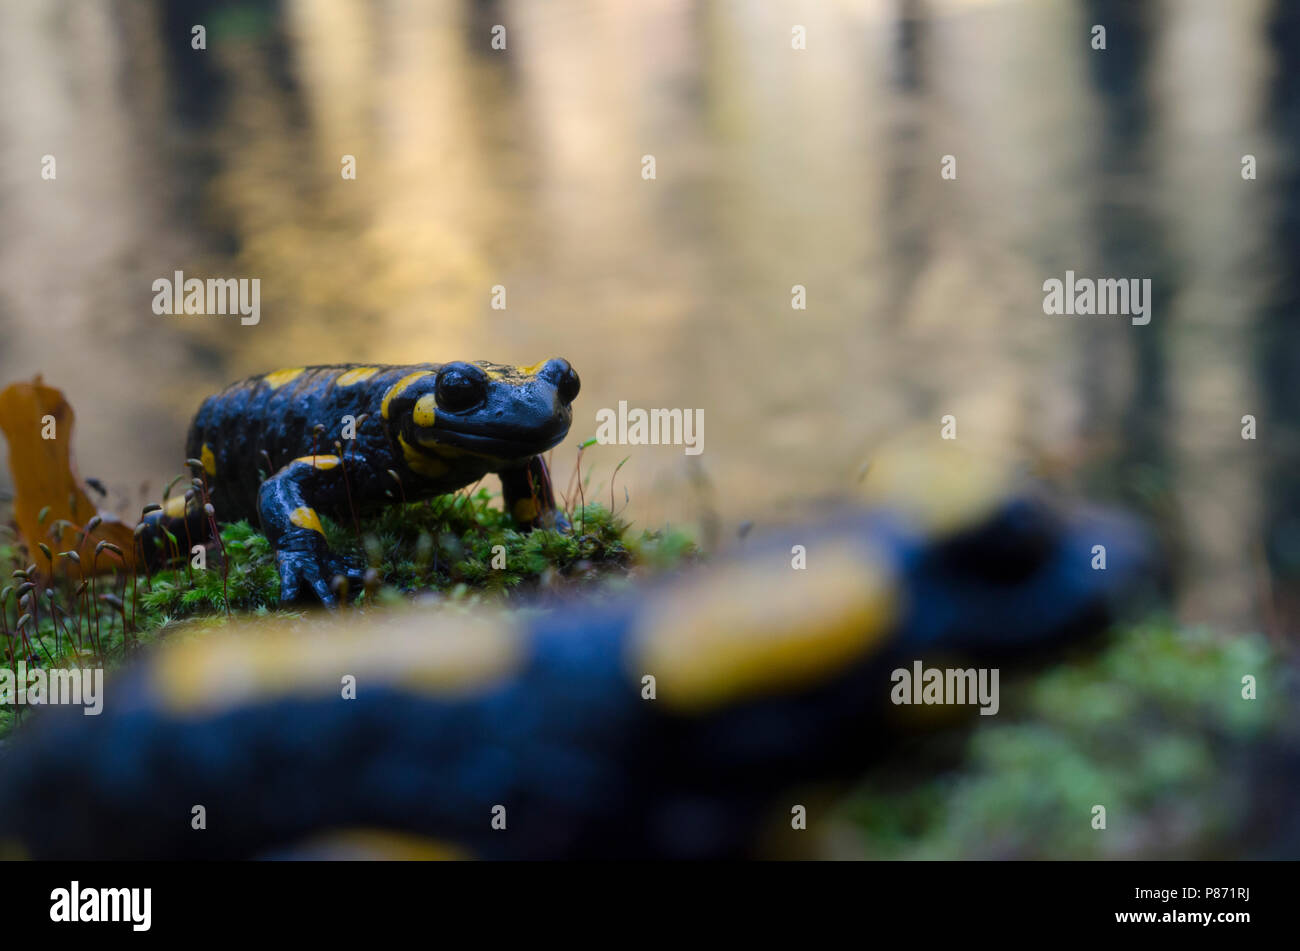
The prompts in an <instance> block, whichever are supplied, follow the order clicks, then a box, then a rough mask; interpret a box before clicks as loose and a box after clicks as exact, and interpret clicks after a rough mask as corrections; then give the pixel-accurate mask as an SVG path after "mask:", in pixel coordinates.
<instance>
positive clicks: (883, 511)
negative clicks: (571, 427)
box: [0, 451, 1151, 859]
mask: <svg viewBox="0 0 1300 951" xmlns="http://www.w3.org/2000/svg"><path fill="white" fill-rule="evenodd" d="M943 460H944V461H943V464H942V470H941V471H942V477H941V478H937V479H936V478H934V477H927V475H926V472H927V471H929V470H927V469H925V468H924V467H917V466H913V465H912V464H911V463H908V462H904V463H902V464H898V465H894V464H890V463H888V462H886V461H884V460H882V461H880V462H879V464H874V465H873V467H872V470H871V472H870V473H869V474H868V479H869V482H870V485H869V486H868V487H867V490H868V499H869V504H868V505H866V506H865V507H862V506H857V507H845V508H843V509H842V510H836V511H834V512H832V513H830V515H829V516H828V517H827V518H824V519H821V520H818V521H814V522H810V523H807V524H802V525H796V526H793V527H790V528H787V529H784V530H781V531H779V532H777V533H775V534H771V535H769V536H767V537H766V538H760V537H759V536H758V535H755V536H753V537H751V538H749V539H748V540H747V541H746V542H745V543H744V546H743V548H742V549H741V550H740V551H739V552H737V553H734V554H732V555H731V556H729V557H721V558H719V559H717V560H715V561H714V562H712V563H710V564H709V565H707V566H704V567H702V568H698V569H696V570H695V571H693V572H692V573H690V574H689V575H686V576H679V577H674V578H668V579H664V580H662V581H661V582H659V583H658V584H656V585H652V586H649V587H647V588H645V589H643V590H639V591H632V592H628V593H626V594H624V595H620V596H619V597H617V598H611V597H609V596H608V594H606V595H605V596H601V597H597V598H595V599H592V600H590V601H582V600H574V601H571V602H566V603H563V604H561V605H559V606H553V609H552V610H550V611H527V612H517V613H515V614H512V615H490V616H479V617H470V616H466V615H460V614H450V613H438V614H429V613H428V612H427V611H418V610H412V611H408V612H407V613H395V614H388V615H379V614H375V613H371V614H370V615H368V616H366V617H361V618H357V619H352V620H349V621H348V622H347V623H343V622H341V621H338V622H335V621H332V620H329V619H327V620H325V621H321V620H320V619H316V620H314V621H307V620H300V621H294V622H290V623H288V624H282V625H280V626H277V625H274V624H272V625H268V624H265V623H260V624H259V623H256V622H249V623H247V624H246V625H245V626H244V627H243V629H242V630H238V631H234V632H229V633H225V634H213V635H210V636H206V637H203V638H189V639H186V640H184V641H180V642H178V643H175V644H172V645H170V646H164V647H163V648H162V649H161V650H160V651H158V652H156V653H155V654H153V655H152V657H150V658H149V659H148V660H147V661H145V662H144V663H143V664H142V665H140V666H137V668H136V669H135V670H134V671H133V672H132V673H129V674H125V675H123V679H121V680H117V681H114V682H110V683H109V684H108V685H107V690H106V692H105V696H106V697H107V702H106V703H105V705H104V709H103V713H102V715H100V716H91V717H88V716H84V715H83V714H82V712H81V710H80V708H76V707H71V708H54V707H51V708H50V709H49V710H48V711H44V710H43V711H42V713H41V715H40V717H39V718H37V719H35V720H34V721H33V722H32V723H31V724H30V725H29V726H27V727H25V728H24V729H23V730H22V731H20V733H19V734H18V736H17V737H16V738H15V741H14V742H13V743H12V744H11V746H10V748H8V749H6V750H5V751H4V753H3V755H2V756H0V855H3V854H5V853H6V850H7V853H8V854H10V855H17V856H27V857H31V858H38V859H101V858H124V857H130V858H137V859H140V858H150V859H160V858H167V859H177V858H187V857H188V858H197V857H207V858H234V857H254V856H277V857H288V856H296V857H341V856H357V855H366V854H369V855H378V856H386V857H420V856H423V857H438V856H440V857H451V856H471V857H483V858H565V857H568V858H574V857H588V858H592V857H595V858H600V857H620V858H627V857H640V858H650V857H659V858H704V857H710V858H720V857H743V856H747V855H753V854H755V853H754V849H755V845H756V843H758V842H759V841H760V840H761V841H762V842H763V843H764V846H765V848H768V849H775V850H777V851H778V852H785V853H787V854H791V853H793V854H799V853H800V850H801V849H803V848H806V846H805V845H803V842H804V841H805V837H806V836H807V833H805V832H800V831H794V830H793V829H792V823H791V809H792V803H797V802H800V801H801V800H799V799H793V798H792V797H790V796H789V795H786V796H785V797H782V795H781V794H782V793H783V792H787V793H788V791H789V790H790V789H792V788H804V784H806V783H808V782H811V781H816V780H818V779H821V778H835V777H844V776H852V775H854V773H855V772H858V771H861V770H862V769H863V768H865V767H866V766H867V765H868V763H869V762H870V761H871V760H872V759H874V758H875V757H877V756H879V755H880V754H881V753H883V752H885V751H886V750H887V749H888V747H889V741H890V740H891V738H896V737H898V736H900V735H903V734H904V732H905V731H907V730H908V729H909V728H911V729H915V728H917V727H920V728H922V729H924V728H925V727H926V726H927V725H931V724H933V723H934V722H935V720H936V717H944V716H946V717H952V716H957V715H964V716H965V717H967V718H969V719H970V720H979V716H978V714H977V713H976V710H977V709H979V710H983V709H991V708H990V707H989V706H988V705H987V704H986V703H985V701H987V700H988V699H989V698H987V697H983V696H982V694H981V697H980V698H979V699H977V697H976V689H975V687H974V686H971V687H970V692H969V694H967V695H966V696H965V697H964V699H963V697H962V696H961V695H957V696H947V695H945V696H943V697H940V698H938V699H934V698H930V699H924V698H922V699H923V700H924V702H926V703H931V702H934V703H939V704H940V705H939V706H923V707H918V706H916V705H915V704H917V703H920V702H922V700H919V699H917V697H918V696H919V695H920V688H921V683H920V682H919V680H920V678H917V680H918V682H915V683H912V684H911V688H912V689H910V690H904V691H902V694H903V695H902V696H901V698H900V689H899V680H898V677H899V673H900V671H901V672H904V673H906V674H910V673H911V672H912V671H914V670H915V669H916V668H917V665H920V666H921V667H922V668H923V669H925V670H929V671H934V670H940V671H942V670H946V671H948V672H949V673H952V672H957V673H962V672H963V671H966V670H970V671H971V674H972V675H974V674H975V672H976V670H981V671H984V672H985V673H986V674H989V675H990V678H991V676H992V675H991V671H992V670H1001V671H1002V672H1003V673H1004V674H1005V675H1007V676H1006V677H1004V678H1003V680H1002V683H1003V685H1004V686H1005V685H1006V684H1007V683H1008V680H1009V677H1010V675H1011V673H1012V669H1013V668H1014V667H1016V666H1021V667H1023V666H1024V663H1025V662H1026V661H1027V660H1029V659H1032V658H1034V657H1037V656H1040V655H1042V654H1043V653H1044V652H1052V651H1060V650H1061V649H1062V648H1063V647H1066V646H1069V645H1072V644H1074V643H1076V642H1077V640H1078V639H1079V638H1081V637H1083V636H1086V635H1089V634H1093V633H1096V632H1098V631H1100V630H1103V629H1104V627H1105V625H1106V623H1107V621H1108V619H1109V618H1110V617H1111V616H1112V615H1113V612H1114V610H1115V609H1116V605H1117V603H1118V596H1119V595H1121V594H1124V593H1131V592H1133V591H1134V589H1135V588H1141V587H1142V583H1143V582H1144V580H1145V579H1147V578H1148V577H1149V568H1150V566H1151V561H1150V554H1151V546H1150V541H1149V538H1148V536H1147V534H1146V533H1145V532H1144V531H1143V530H1142V529H1141V528H1140V527H1139V526H1137V525H1135V524H1134V523H1133V522H1131V521H1130V520H1129V519H1127V518H1124V517H1122V516H1118V515H1115V514H1112V513H1107V512H1099V511H1095V510H1092V509H1088V508H1082V507H1071V506H1062V505H1059V504H1056V503H1054V502H1049V501H1048V500H1046V499H1044V498H1043V497H1042V496H1041V495H1039V494H1037V493H1035V492H1031V491H1027V490H1026V489H1025V488H1024V487H1023V486H1017V485H1016V484H1015V483H1011V482H1007V481H1005V480H1004V479H1003V478H1002V477H1001V476H997V475H993V476H986V475H982V474H981V472H980V471H979V470H978V467H976V466H973V465H970V464H969V463H968V462H967V461H965V460H964V459H962V458H960V457H958V456H957V455H956V454H955V451H945V453H944V454H943ZM1099 545H1100V546H1104V547H1105V549H1106V553H1107V564H1106V566H1105V569H1104V570H1098V569H1097V568H1096V566H1095V559H1096V554H1095V548H1096V546H1099ZM796 549H797V550H798V551H796ZM792 552H795V554H794V555H792ZM800 565H802V567H798V566H800ZM349 677H350V678H351V679H352V682H353V683H354V685H355V690H354V692H353V693H352V694H351V695H349V694H348V691H347V690H346V689H341V684H345V683H346V682H347V681H348V678H349ZM945 682H946V683H948V684H949V685H951V684H952V683H953V678H952V677H951V676H949V677H947V678H946V681H945ZM993 683H994V684H995V685H996V683H997V681H993ZM948 689H951V688H948ZM929 690H930V688H929V687H928V686H927V687H926V691H927V696H928V693H929ZM994 693H995V694H996V686H995V687H994ZM992 702H993V703H994V704H996V702H997V698H996V696H994V697H993V698H992ZM1011 703H1012V701H1011V700H1007V701H1006V706H1004V708H1003V712H1008V709H1007V708H1008V707H1009V706H1010V704H1011ZM195 803H202V804H204V805H205V807H206V810H207V823H208V826H207V829H208V831H197V832H196V831H193V830H192V829H191V826H190V818H191V811H192V809H193V808H194V804H195ZM769 820H777V821H769ZM810 823H811V816H810ZM810 827H811V824H810ZM782 830H783V831H782Z"/></svg>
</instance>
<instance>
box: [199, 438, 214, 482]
mask: <svg viewBox="0 0 1300 951" xmlns="http://www.w3.org/2000/svg"><path fill="white" fill-rule="evenodd" d="M199 460H200V461H201V462H202V463H203V471H204V472H206V473H207V474H208V475H209V476H214V475H216V474H217V457H216V456H214V455H213V454H212V447H211V446H209V445H208V444H207V443H204V444H203V451H202V452H201V453H199Z"/></svg>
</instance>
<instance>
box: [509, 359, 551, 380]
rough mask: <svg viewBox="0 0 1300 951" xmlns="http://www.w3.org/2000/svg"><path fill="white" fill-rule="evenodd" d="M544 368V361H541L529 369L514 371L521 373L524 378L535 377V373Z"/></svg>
mask: <svg viewBox="0 0 1300 951" xmlns="http://www.w3.org/2000/svg"><path fill="white" fill-rule="evenodd" d="M544 366H546V361H545V360H543V361H542V362H541V363H534V364H533V365H532V366H530V367H515V370H516V371H518V372H519V373H522V374H523V375H524V376H536V375H537V372H538V371H539V370H541V368H542V367H544Z"/></svg>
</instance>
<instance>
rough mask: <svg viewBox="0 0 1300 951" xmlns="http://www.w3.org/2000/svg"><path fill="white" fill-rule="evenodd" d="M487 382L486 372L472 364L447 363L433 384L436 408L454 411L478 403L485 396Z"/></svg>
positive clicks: (465, 408)
mask: <svg viewBox="0 0 1300 951" xmlns="http://www.w3.org/2000/svg"><path fill="white" fill-rule="evenodd" d="M487 382H488V381H487V374H485V373H484V372H483V371H482V370H481V369H479V368H478V367H476V366H474V365H472V364H469V363H448V364H447V365H446V366H444V367H443V368H442V369H441V370H439V371H438V380H437V382H436V383H435V384H434V396H435V398H436V399H437V400H438V408H439V409H444V410H447V411H448V412H452V413H455V412H459V411H461V410H467V409H469V408H470V407H471V406H476V405H478V404H479V403H481V402H482V401H483V399H484V398H485V397H486V396H487Z"/></svg>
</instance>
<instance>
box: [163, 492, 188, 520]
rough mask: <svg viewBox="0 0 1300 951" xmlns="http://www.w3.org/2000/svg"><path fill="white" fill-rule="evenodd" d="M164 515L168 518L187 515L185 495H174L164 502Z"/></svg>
mask: <svg viewBox="0 0 1300 951" xmlns="http://www.w3.org/2000/svg"><path fill="white" fill-rule="evenodd" d="M163 515H164V516H165V517H167V518H184V517H185V496H183V495H173V496H172V497H171V498H169V499H168V500H167V501H166V502H164V503H163Z"/></svg>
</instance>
